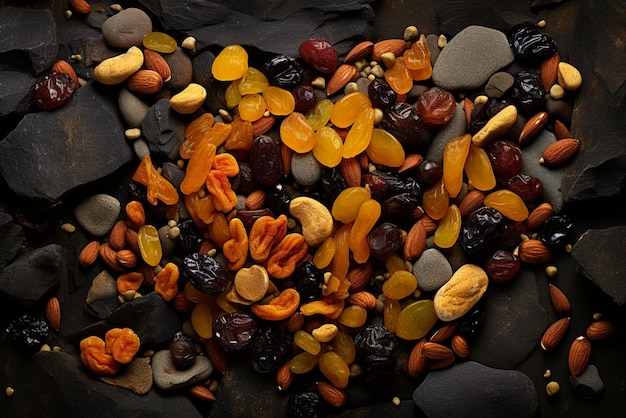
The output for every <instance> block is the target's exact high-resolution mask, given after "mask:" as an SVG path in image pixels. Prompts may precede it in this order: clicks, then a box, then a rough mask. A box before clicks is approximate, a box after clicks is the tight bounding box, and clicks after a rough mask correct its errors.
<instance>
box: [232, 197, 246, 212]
mask: <svg viewBox="0 0 626 418" xmlns="http://www.w3.org/2000/svg"><path fill="white" fill-rule="evenodd" d="M235 209H236V210H238V211H239V210H246V197H245V196H244V195H242V194H238V195H237V205H235Z"/></svg>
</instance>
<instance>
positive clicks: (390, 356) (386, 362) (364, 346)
mask: <svg viewBox="0 0 626 418" xmlns="http://www.w3.org/2000/svg"><path fill="white" fill-rule="evenodd" d="M354 346H355V348H356V358H357V359H358V361H359V364H361V365H363V366H365V368H366V369H367V370H376V371H382V370H384V369H386V368H389V366H390V365H392V364H393V363H394V362H395V358H396V349H397V347H398V341H397V340H396V336H395V335H393V334H392V333H390V332H389V331H388V330H387V328H385V327H384V325H382V324H374V325H369V326H367V327H366V328H365V329H364V330H363V331H361V332H359V333H358V334H357V335H356V336H355V337H354Z"/></svg>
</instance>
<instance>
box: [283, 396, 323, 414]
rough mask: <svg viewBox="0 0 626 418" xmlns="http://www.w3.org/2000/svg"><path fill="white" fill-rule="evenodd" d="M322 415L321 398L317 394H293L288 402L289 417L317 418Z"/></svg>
mask: <svg viewBox="0 0 626 418" xmlns="http://www.w3.org/2000/svg"><path fill="white" fill-rule="evenodd" d="M319 415H320V397H319V395H318V394H317V393H315V392H301V393H295V394H293V395H292V396H291V397H290V398H289V400H288V401H287V417H289V418H317V417H319Z"/></svg>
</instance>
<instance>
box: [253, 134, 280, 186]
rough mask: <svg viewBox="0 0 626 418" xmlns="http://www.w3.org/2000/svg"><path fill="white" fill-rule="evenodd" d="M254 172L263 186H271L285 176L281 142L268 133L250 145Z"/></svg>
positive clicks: (255, 139) (258, 137)
mask: <svg viewBox="0 0 626 418" xmlns="http://www.w3.org/2000/svg"><path fill="white" fill-rule="evenodd" d="M250 166H251V167H252V174H253V175H254V177H255V178H256V179H257V181H258V182H259V183H260V184H262V185H263V186H271V185H272V184H275V183H276V182H278V180H280V179H281V178H282V177H283V174H284V169H283V157H282V154H281V151H280V142H278V141H277V140H276V139H274V138H272V137H271V136H268V135H259V136H257V137H256V138H254V141H252V147H250Z"/></svg>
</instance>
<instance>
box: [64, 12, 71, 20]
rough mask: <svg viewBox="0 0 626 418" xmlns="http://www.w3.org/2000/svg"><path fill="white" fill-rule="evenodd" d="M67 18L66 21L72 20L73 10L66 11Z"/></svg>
mask: <svg viewBox="0 0 626 418" xmlns="http://www.w3.org/2000/svg"><path fill="white" fill-rule="evenodd" d="M65 18H66V19H71V18H72V11H71V10H66V11H65Z"/></svg>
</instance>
